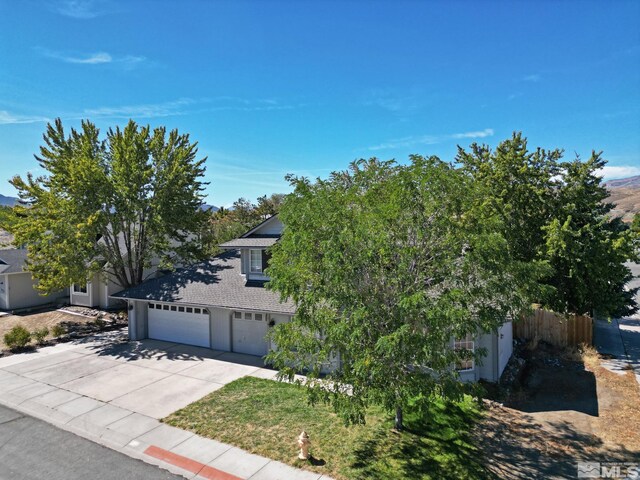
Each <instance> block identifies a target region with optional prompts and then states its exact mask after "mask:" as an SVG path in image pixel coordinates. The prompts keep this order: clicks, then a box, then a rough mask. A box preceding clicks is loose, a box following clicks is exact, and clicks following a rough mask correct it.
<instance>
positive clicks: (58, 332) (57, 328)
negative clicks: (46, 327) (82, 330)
mask: <svg viewBox="0 0 640 480" xmlns="http://www.w3.org/2000/svg"><path fill="white" fill-rule="evenodd" d="M65 333H67V329H66V328H64V327H63V326H62V325H60V324H57V325H54V326H53V328H52V329H51V335H53V336H54V337H56V338H58V337H61V336H62V335H64V334H65Z"/></svg>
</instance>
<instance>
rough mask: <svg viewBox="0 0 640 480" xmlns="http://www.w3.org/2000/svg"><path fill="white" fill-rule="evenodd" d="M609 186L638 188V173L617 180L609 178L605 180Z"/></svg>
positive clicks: (639, 183)
mask: <svg viewBox="0 0 640 480" xmlns="http://www.w3.org/2000/svg"><path fill="white" fill-rule="evenodd" d="M606 185H607V187H609V188H622V187H623V188H640V175H636V176H635V177H628V178H618V179H617V180H609V181H608V182H606Z"/></svg>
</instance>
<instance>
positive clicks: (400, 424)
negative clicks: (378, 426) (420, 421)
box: [394, 407, 404, 431]
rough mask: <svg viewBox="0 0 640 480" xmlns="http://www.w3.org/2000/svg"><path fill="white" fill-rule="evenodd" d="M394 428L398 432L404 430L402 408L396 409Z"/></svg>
mask: <svg viewBox="0 0 640 480" xmlns="http://www.w3.org/2000/svg"><path fill="white" fill-rule="evenodd" d="M394 428H395V429H396V430H398V431H401V430H403V429H404V423H403V418H402V407H396V421H395V424H394Z"/></svg>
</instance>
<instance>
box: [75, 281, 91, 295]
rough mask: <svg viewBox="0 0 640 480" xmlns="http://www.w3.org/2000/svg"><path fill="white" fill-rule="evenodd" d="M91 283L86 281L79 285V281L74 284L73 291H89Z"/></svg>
mask: <svg viewBox="0 0 640 480" xmlns="http://www.w3.org/2000/svg"><path fill="white" fill-rule="evenodd" d="M88 287H89V284H87V283H84V284H82V285H79V284H77V283H74V284H73V293H87V292H88V291H89V288H88Z"/></svg>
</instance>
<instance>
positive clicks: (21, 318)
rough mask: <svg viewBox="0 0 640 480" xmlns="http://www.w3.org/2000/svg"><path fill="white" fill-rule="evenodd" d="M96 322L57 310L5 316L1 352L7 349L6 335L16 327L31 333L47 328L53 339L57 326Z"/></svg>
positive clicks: (1, 320) (0, 324) (0, 335)
mask: <svg viewBox="0 0 640 480" xmlns="http://www.w3.org/2000/svg"><path fill="white" fill-rule="evenodd" d="M94 321H95V319H94V318H88V317H81V316H78V315H71V314H69V313H64V312H59V311H57V310H52V311H46V312H40V313H30V314H24V315H5V316H2V317H0V351H2V350H5V349H6V345H5V344H4V340H3V338H4V334H5V333H7V332H8V331H9V330H11V329H12V328H13V327H15V326H16V325H22V326H23V327H24V328H26V329H27V330H29V331H30V332H33V331H34V330H40V329H42V328H45V327H46V328H48V329H49V332H50V333H49V336H48V337H47V338H52V336H51V332H52V330H53V327H54V326H55V325H59V324H66V325H69V324H85V323H91V322H94Z"/></svg>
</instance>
